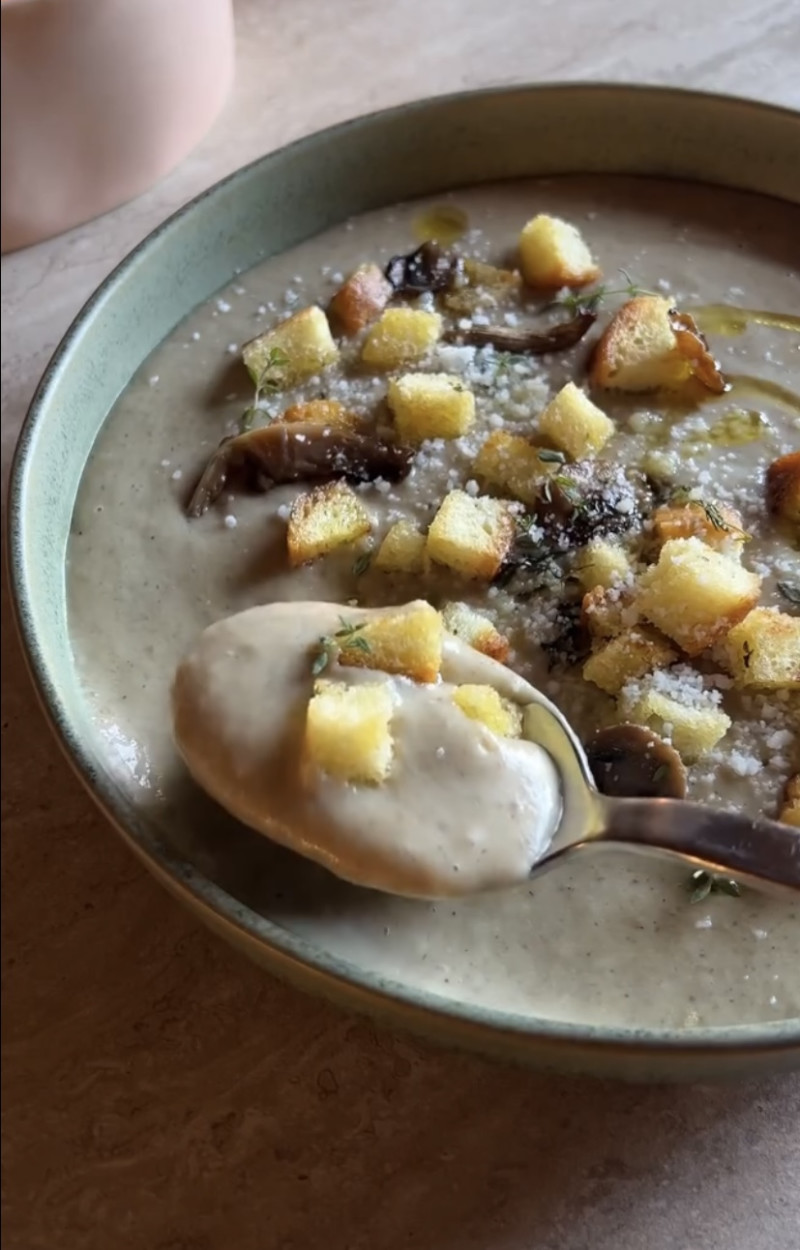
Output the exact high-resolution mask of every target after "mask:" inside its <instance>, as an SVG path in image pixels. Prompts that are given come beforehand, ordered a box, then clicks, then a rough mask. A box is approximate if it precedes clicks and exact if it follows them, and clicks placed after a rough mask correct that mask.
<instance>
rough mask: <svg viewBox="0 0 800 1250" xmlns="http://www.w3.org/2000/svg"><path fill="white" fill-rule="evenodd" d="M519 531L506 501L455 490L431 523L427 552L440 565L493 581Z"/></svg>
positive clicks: (469, 575) (447, 497)
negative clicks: (474, 495)
mask: <svg viewBox="0 0 800 1250" xmlns="http://www.w3.org/2000/svg"><path fill="white" fill-rule="evenodd" d="M515 534H516V525H515V523H514V517H513V515H512V513H511V511H510V508H509V504H508V503H507V502H506V501H505V500H500V499H488V498H487V497H486V496H479V497H477V498H475V497H473V496H472V495H467V494H466V493H465V492H464V491H461V490H452V491H450V493H449V494H448V495H446V496H445V498H444V500H443V502H442V504H441V506H440V508H439V511H438V512H437V513H436V516H435V517H434V518H433V521H432V522H431V526H430V529H429V530H428V544H427V553H428V556H429V557H430V559H431V560H435V561H436V563H437V564H444V565H445V566H446V567H447V568H450V569H454V570H455V571H456V572H457V573H463V574H464V576H466V577H479V578H482V579H483V580H484V581H491V580H492V578H493V577H494V576H495V575H496V574H497V572H498V571H499V569H500V565H501V564H502V563H503V560H504V559H505V557H506V555H507V554H508V551H509V549H510V547H511V544H512V543H513V541H514V537H515Z"/></svg>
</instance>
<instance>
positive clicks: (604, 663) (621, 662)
mask: <svg viewBox="0 0 800 1250" xmlns="http://www.w3.org/2000/svg"><path fill="white" fill-rule="evenodd" d="M677 658H678V653H677V651H676V650H675V648H674V647H673V646H672V645H671V644H670V643H669V641H668V640H667V639H666V638H665V637H664V636H663V634H659V633H658V631H657V630H655V629H648V627H647V626H646V625H645V626H640V627H636V626H634V627H633V628H632V629H628V630H626V631H625V632H624V633H621V634H617V636H616V637H615V638H611V639H609V641H608V642H604V643H603V644H602V645H601V646H600V647H598V649H597V650H596V651H595V652H594V653H593V654H592V655H590V656H589V658H588V660H587V661H586V663H585V664H584V666H583V676H584V678H585V680H586V681H591V682H593V683H594V685H595V686H599V687H600V689H601V690H605V692H606V694H619V692H620V690H621V689H622V687H623V686H624V685H625V683H626V682H628V681H630V680H631V678H635V677H644V675H645V673H652V672H653V670H654V669H656V668H665V667H666V666H667V665H668V664H672V663H674V661H675V660H677Z"/></svg>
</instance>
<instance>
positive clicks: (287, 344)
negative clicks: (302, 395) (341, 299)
mask: <svg viewBox="0 0 800 1250" xmlns="http://www.w3.org/2000/svg"><path fill="white" fill-rule="evenodd" d="M338 358H339V348H338V347H337V346H336V344H335V343H334V341H333V337H332V335H331V331H330V326H329V325H328V319H327V317H326V316H325V314H324V312H323V311H322V309H321V308H318V307H317V306H316V305H315V304H314V305H312V306H311V307H310V308H303V309H301V311H300V312H298V313H295V314H294V316H293V317H289V319H288V320H287V321H282V322H281V323H280V324H279V325H277V326H275V327H274V328H273V329H272V330H267V331H266V332H265V333H264V334H259V336H258V338H255V339H251V340H250V342H249V343H245V345H244V347H243V348H242V360H243V361H244V363H245V366H246V368H247V371H248V373H249V374H250V377H251V378H252V379H253V383H254V385H255V386H258V385H259V384H261V385H263V382H264V380H265V374H268V375H269V381H270V383H271V385H272V387H273V389H274V390H285V389H286V388H287V387H289V386H294V385H295V383H296V382H302V381H303V380H304V378H310V377H313V376H314V374H315V373H319V372H320V370H321V369H324V368H325V366H326V365H330V364H333V362H334V361H335V360H338Z"/></svg>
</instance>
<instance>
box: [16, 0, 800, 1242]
mask: <svg viewBox="0 0 800 1250" xmlns="http://www.w3.org/2000/svg"><path fill="white" fill-rule="evenodd" d="M237 21H238V51H239V66H238V77H237V84H236V88H235V91H234V95H233V97H232V99H231V101H230V103H229V105H228V107H227V110H226V112H225V113H224V115H223V117H222V118H221V119H220V121H219V122H218V123H217V125H216V126H215V128H214V130H213V132H212V133H211V134H210V135H209V136H208V138H207V139H206V140H205V142H204V143H203V144H202V145H201V147H200V148H199V149H198V150H197V151H196V152H195V153H194V154H193V155H192V156H191V157H190V158H189V159H188V160H187V161H186V162H184V164H183V165H182V166H181V168H180V169H178V170H177V171H176V172H175V173H173V174H172V175H171V176H170V177H169V178H167V179H166V180H165V181H164V182H163V183H162V184H161V185H160V186H158V187H157V188H156V189H155V190H153V191H151V192H150V193H149V194H147V195H145V196H143V197H141V198H140V199H139V200H137V201H136V202H135V203H132V204H129V205H127V206H125V207H124V208H122V209H120V210H119V211H117V212H115V213H112V214H110V215H109V216H107V217H104V218H102V219H101V220H99V221H95V222H92V223H90V224H89V225H87V226H84V227H81V228H79V229H76V230H74V231H72V232H71V233H70V234H68V235H66V236H63V237H62V238H59V239H55V240H53V241H51V242H48V243H45V244H43V245H40V246H38V247H35V248H31V249H29V250H28V251H25V252H23V253H20V254H17V255H15V256H12V257H8V258H6V259H4V260H3V264H2V271H3V329H2V333H3V362H2V386H3V403H2V438H3V443H2V446H3V488H4V495H5V484H6V481H7V474H8V461H9V458H10V455H11V452H12V450H13V446H14V442H15V440H16V436H17V433H18V431H19V427H20V423H21V421H22V417H23V414H24V411H25V407H26V405H27V403H28V401H29V399H30V396H31V393H32V391H33V388H34V385H35V383H36V380H37V378H38V376H39V374H40V372H41V370H42V368H43V367H44V365H45V363H46V361H47V358H48V356H49V354H50V352H51V351H52V349H53V348H54V346H55V344H56V342H57V341H58V339H59V337H60V335H61V334H62V332H63V331H64V329H65V328H66V326H67V324H68V322H69V320H70V319H71V317H72V316H73V314H74V313H75V312H76V310H77V309H78V307H79V306H80V304H81V303H82V302H83V300H84V299H85V298H86V296H87V295H88V294H89V293H90V292H91V290H92V289H93V288H94V287H95V286H96V284H97V283H98V282H99V280H100V279H101V278H103V277H104V276H105V274H106V273H108V271H109V269H110V268H111V267H112V266H113V265H114V264H115V263H116V262H117V261H118V260H119V259H120V258H121V257H122V256H123V255H124V254H125V252H126V251H128V249H129V248H130V247H131V246H132V245H133V244H134V243H136V242H138V240H139V239H140V238H141V237H142V236H143V235H144V234H146V233H147V232H148V231H149V230H150V229H151V228H152V227H153V226H155V225H156V224H157V223H158V222H159V221H160V220H161V219H162V218H163V217H164V216H165V215H166V214H167V213H169V212H171V211H172V210H173V209H174V208H175V207H177V206H178V205H179V204H181V203H182V202H183V201H185V200H186V199H188V198H189V197H190V196H192V195H194V194H195V193H196V192H198V191H200V190H201V189H203V188H204V187H206V186H208V185H209V184H210V183H212V182H214V181H215V180H216V179H217V178H219V177H220V176H222V175H223V174H226V173H228V172H229V171H230V170H232V169H234V168H236V167H237V166H238V165H241V164H243V163H244V162H246V161H248V160H250V159H252V158H253V157H256V156H258V155H260V154H261V153H263V152H265V151H267V150H269V149H271V148H274V147H277V146H279V145H281V144H283V143H285V142H287V141H288V140H291V139H294V138H296V137H298V136H299V135H302V134H304V133H307V132H309V131H312V130H314V129H316V128H318V127H319V126H321V125H325V124H329V123H332V122H335V121H339V120H341V119H344V118H346V117H350V116H353V115H355V114H358V113H363V112H367V111H369V110H371V109H374V108H379V107H383V106H386V105H391V104H395V103H398V102H401V101H404V100H410V99H412V98H414V97H417V96H423V95H429V94H433V93H438V92H446V91H452V90H457V89H459V88H462V87H476V86H482V85H487V84H495V83H506V82H522V81H530V80H535V79H581V78H583V79H604V80H621V81H622V80H628V81H632V80H638V81H650V82H671V83H678V84H682V85H689V86H698V87H703V88H708V89H714V90H720V91H725V92H731V93H734V94H739V95H747V96H754V97H758V98H761V99H767V100H771V101H775V102H778V103H783V104H791V105H794V106H795V107H797V106H800V76H798V65H800V0H781V2H780V3H777V2H775V0H727V3H723V2H722V0H703V3H699V2H698V0H672V3H671V4H669V5H664V4H663V2H659V3H656V0H614V2H612V0H402V2H401V0H384V2H383V3H378V2H377V0H328V2H327V3H323V0H246V2H242V3H240V4H238V5H237ZM187 54H188V52H187ZM9 615H10V614H9V605H8V597H7V591H6V588H5V578H4V579H3V630H2V639H3V642H2V645H3V685H2V697H3V712H2V723H3V807H2V814H3V830H2V833H3V837H2V847H3V995H4V1012H3V1103H4V1106H3V1111H4V1116H3V1168H4V1177H3V1203H4V1224H5V1227H4V1232H5V1234H6V1236H7V1237H8V1241H7V1243H6V1244H7V1245H8V1247H9V1248H10V1250H90V1248H91V1250H273V1247H274V1248H275V1250H279V1248H280V1250H306V1248H307V1247H325V1248H326V1250H327V1248H329V1250H345V1248H349V1250H400V1247H404V1248H405V1247H422V1248H424V1250H427V1248H428V1247H432V1248H436V1250H479V1248H480V1250H483V1248H484V1247H491V1248H492V1250H494V1248H495V1247H497V1248H498V1250H529V1248H530V1250H534V1248H535V1250H606V1248H607V1247H608V1248H609V1250H612V1248H613V1250H645V1248H646V1250H794V1247H796V1246H797V1245H798V1244H800V1232H798V1230H799V1229H800V1187H799V1186H798V1184H797V1178H798V1176H800V1078H797V1077H789V1078H784V1079H781V1080H774V1081H770V1082H767V1083H763V1084H760V1085H754V1086H745V1087H734V1088H707V1087H701V1088H698V1087H695V1088H685V1089H669V1088H629V1087H624V1086H614V1085H605V1084H598V1083H594V1082H590V1081H578V1080H566V1079H558V1078H554V1077H542V1076H538V1075H535V1074H531V1073H526V1072H519V1071H516V1070H513V1069H510V1068H505V1067H502V1066H499V1065H492V1064H489V1063H485V1062H482V1061H480V1060H478V1059H473V1058H470V1057H463V1056H454V1055H452V1054H448V1053H443V1052H440V1051H435V1050H433V1049H431V1048H428V1047H427V1046H425V1045H422V1044H418V1043H416V1042H413V1041H409V1040H408V1039H406V1038H401V1037H396V1036H393V1035H392V1034H391V1033H389V1032H386V1031H383V1030H381V1029H379V1028H377V1027H374V1026H373V1025H371V1024H370V1023H367V1022H364V1021H363V1020H360V1019H356V1018H353V1017H350V1016H347V1015H345V1014H343V1013H342V1012H339V1011H336V1010H334V1009H332V1008H330V1007H326V1006H323V1005H321V1004H319V1003H317V1002H314V1001H312V1000H311V999H308V998H305V997H303V996H301V995H300V994H298V993H296V992H295V991H293V990H290V989H287V988H284V987H283V986H281V985H278V984H277V983H276V982H274V981H272V980H271V979H270V978H268V977H267V976H266V975H264V974H263V973H261V972H260V971H258V970H257V969H256V968H254V967H251V966H250V965H249V964H248V963H247V962H245V961H244V959H242V958H241V957H240V956H238V955H237V954H235V953H233V952H232V951H230V950H228V949H227V948H226V947H225V946H223V945H222V944H221V943H220V942H219V941H218V940H217V939H216V938H214V937H212V936H211V935H210V934H209V933H207V932H206V931H205V930H203V929H202V928H200V927H199V926H198V924H197V922H196V921H195V920H194V919H192V918H190V917H189V916H187V915H185V914H184V913H183V912H182V911H181V910H180V909H179V907H178V906H176V904H175V903H174V902H172V901H171V900H170V899H169V898H168V897H167V896H166V894H164V893H163V892H162V891H161V890H160V888H159V887H158V886H156V885H155V884H154V883H153V882H152V881H151V880H150V879H149V877H148V876H147V875H146V874H145V872H144V871H143V870H142V868H140V867H139V865H138V864H137V863H136V862H135V861H134V860H133V859H132V858H131V856H130V855H129V854H128V853H127V852H126V850H125V849H124V847H123V846H122V845H121V843H120V842H119V841H118V840H117V839H116V838H115V837H114V836H113V834H112V833H111V831H110V830H109V828H108V826H107V825H106V822H105V821H104V820H103V819H102V818H101V817H100V816H98V815H97V814H96V813H95V811H94V809H93V808H92V805H91V803H90V802H89V799H88V798H87V797H86V795H85V794H84V793H83V791H82V790H81V788H80V787H79V785H78V783H77V781H76V780H75V779H74V778H73V776H72V774H71V773H70V770H69V768H68V766H67V764H66V763H65V762H64V760H63V759H62V757H61V755H60V754H59V751H58V748H57V747H56V745H55V743H54V741H53V740H52V738H51V736H50V734H49V732H48V731H47V729H46V727H45V725H44V722H43V720H42V718H41V715H40V713H39V711H38V708H37V706H36V704H35V701H34V697H33V694H32V692H31V689H30V687H29V684H28V681H27V678H26V675H25V673H24V671H23V668H22V661H21V657H20V652H19V648H18V646H17V644H16V641H15V639H14V638H13V635H12V630H11V629H10V628H9Z"/></svg>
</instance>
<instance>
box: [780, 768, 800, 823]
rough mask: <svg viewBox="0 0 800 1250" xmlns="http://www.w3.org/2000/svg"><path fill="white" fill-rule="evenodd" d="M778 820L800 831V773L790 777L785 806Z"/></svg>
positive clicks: (784, 799)
mask: <svg viewBox="0 0 800 1250" xmlns="http://www.w3.org/2000/svg"><path fill="white" fill-rule="evenodd" d="M778 820H779V821H781V823H782V824H784V825H791V826H792V827H793V828H795V829H800V773H796V774H795V775H794V777H790V778H789V780H788V781H787V782H786V789H785V790H784V792H783V805H782V807H781V810H780V811H779V812H778Z"/></svg>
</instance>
